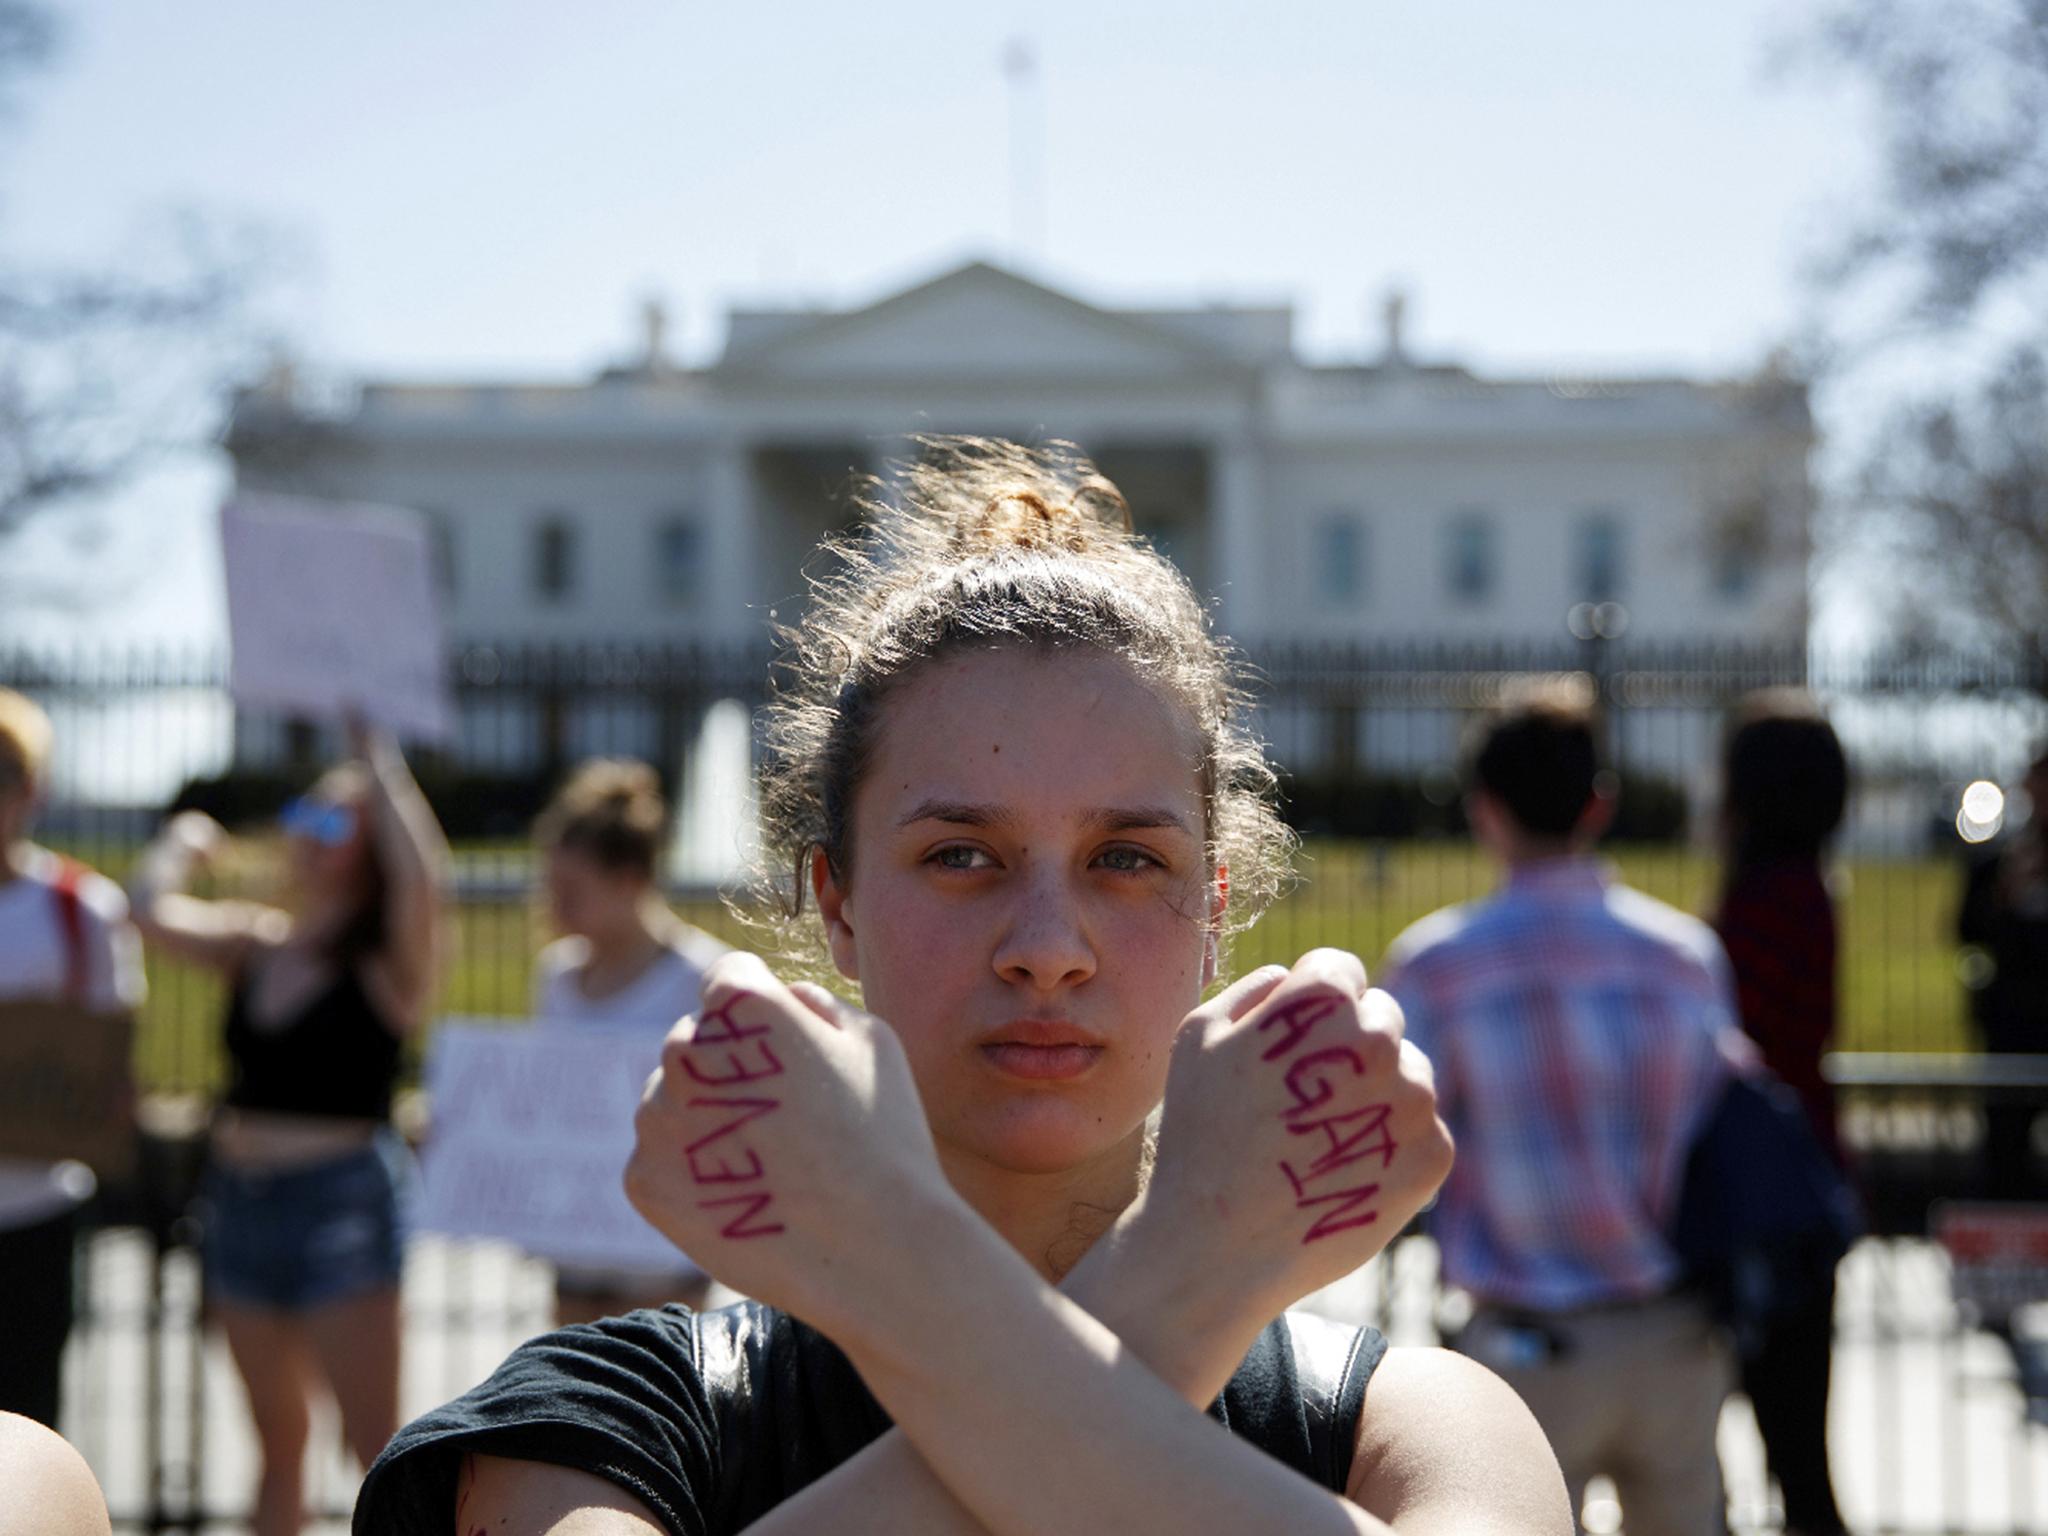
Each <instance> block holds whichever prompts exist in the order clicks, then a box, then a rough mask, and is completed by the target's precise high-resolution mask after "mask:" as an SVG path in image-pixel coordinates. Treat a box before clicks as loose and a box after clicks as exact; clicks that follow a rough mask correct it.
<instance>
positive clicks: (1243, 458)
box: [1209, 432, 1269, 643]
mask: <svg viewBox="0 0 2048 1536" xmlns="http://www.w3.org/2000/svg"><path fill="white" fill-rule="evenodd" d="M1260 469H1261V464H1260V458H1259V449H1258V444H1257V443H1256V442H1255V441H1254V440H1253V439H1252V437H1251V436H1250V435H1249V434H1248V433H1236V432H1233V433H1231V434H1229V435H1227V436H1224V437H1219V438H1215V439H1213V440H1212V441H1211V442H1210V444H1209V547H1210V548H1211V549H1213V550H1214V551H1215V552H1216V556H1215V568H1214V575H1213V581H1214V585H1215V588H1216V604H1217V611H1216V617H1217V622H1218V625H1219V626H1220V627H1221V629H1222V630H1223V633H1224V634H1226V635H1228V636H1230V638H1231V639H1233V640H1236V641H1238V642H1240V643H1248V642H1250V641H1251V640H1253V639H1255V638H1257V637H1258V636H1260V635H1261V634H1262V633H1263V632H1264V631H1265V629H1266V628H1267V624H1268V617H1269V616H1268V614H1267V612H1266V604H1267V602H1268V597H1267V593H1266V558H1265V557H1266V550H1265V544H1264V532H1263V525H1264V524H1265V523H1266V521H1267V519H1266V518H1265V517H1264V515H1263V508H1262V507H1261V506H1260V502H1259V497H1260V480H1261V478H1262V477H1261V474H1260Z"/></svg>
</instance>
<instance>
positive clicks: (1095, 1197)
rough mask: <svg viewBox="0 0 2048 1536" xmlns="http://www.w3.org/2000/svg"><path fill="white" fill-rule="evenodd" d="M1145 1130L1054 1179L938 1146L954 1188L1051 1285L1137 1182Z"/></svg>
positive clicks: (1111, 1219)
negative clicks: (1002, 1166) (1020, 1171)
mask: <svg viewBox="0 0 2048 1536" xmlns="http://www.w3.org/2000/svg"><path fill="white" fill-rule="evenodd" d="M1146 1136H1147V1131H1146V1129H1145V1128H1144V1127H1143V1126H1140V1127H1139V1128H1138V1130H1137V1131H1136V1132H1135V1133H1133V1135H1132V1136H1131V1137H1130V1138H1129V1139H1128V1140H1126V1141H1125V1142H1122V1143H1120V1144H1119V1145H1118V1146H1116V1147H1114V1148H1112V1149H1111V1150H1110V1151H1108V1152H1106V1153H1104V1154H1103V1155H1102V1156H1101V1157H1099V1158H1096V1159H1095V1160H1093V1161H1092V1162H1089V1163H1087V1164H1084V1165H1081V1166H1079V1167H1074V1168H1063V1169H1060V1170H1059V1171H1058V1172H1055V1173H1018V1172H1016V1171H1014V1170H1012V1169H1008V1168H1001V1167H997V1166H996V1165H995V1164H993V1163H990V1162H988V1161H986V1160H985V1159H983V1158H980V1157H975V1156H972V1155H970V1154H966V1153H956V1152H953V1151H950V1150H949V1149H948V1148H946V1147H943V1146H942V1147H940V1148H939V1162H940V1164H941V1166H943V1167H944V1168H945V1170H946V1177H947V1178H948V1179H949V1180H951V1182H952V1185H953V1187H954V1189H956V1190H958V1191H959V1193H960V1196H961V1198H962V1199H964V1200H966V1202H967V1203H968V1204H969V1205H971V1206H973V1207H974V1209H975V1210H976V1211H978V1212H979V1213H980V1214H981V1217H982V1219H983V1220H984V1221H986V1222H987V1223H988V1224H989V1225H990V1226H991V1227H994V1228H995V1230H996V1231H997V1232H998V1233H1000V1234H1001V1235H1002V1237H1003V1240H1004V1241H1005V1242H1007V1243H1009V1245H1010V1246H1011V1247H1012V1248H1015V1249H1016V1250H1017V1252H1018V1253H1020V1254H1021V1255H1023V1257H1024V1260H1025V1262H1026V1263H1028V1264H1030V1265H1031V1267H1032V1268H1033V1269H1035V1270H1037V1271H1038V1272H1039V1273H1040V1274H1041V1275H1043V1276H1045V1278H1046V1279H1048V1280H1050V1281H1052V1282H1053V1283H1055V1284H1057V1283H1058V1282H1059V1280H1060V1279H1061V1277H1062V1276H1064V1275H1065V1274H1066V1272H1067V1271H1068V1270H1070V1269H1072V1268H1073V1267H1074V1266H1075V1265H1076V1264H1077V1263H1079V1262H1080V1260H1081V1256H1082V1255H1083V1254H1085V1253H1086V1252H1087V1251H1088V1249H1089V1248H1090V1247H1091V1246H1093V1244H1094V1242H1095V1240H1096V1239H1097V1238H1098V1237H1100V1236H1102V1234H1103V1233H1104V1232H1107V1231H1108V1230H1109V1229H1110V1228H1111V1227H1112V1226H1114V1225H1115V1224H1116V1219H1117V1217H1118V1216H1120V1215H1122V1214H1123V1209H1124V1207H1125V1206H1127V1205H1129V1204H1130V1203H1131V1201H1132V1200H1134V1199H1136V1198H1137V1195H1138V1191H1139V1189H1140V1188H1141V1187H1142V1186H1143V1183H1144V1163H1145V1146H1146Z"/></svg>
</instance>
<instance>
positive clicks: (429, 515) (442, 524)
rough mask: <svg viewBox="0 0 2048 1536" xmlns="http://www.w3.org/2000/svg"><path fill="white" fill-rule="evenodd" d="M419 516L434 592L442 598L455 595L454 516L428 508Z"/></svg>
mask: <svg viewBox="0 0 2048 1536" xmlns="http://www.w3.org/2000/svg"><path fill="white" fill-rule="evenodd" d="M421 516H422V517H423V518H424V519H425V521H426V528H427V559H428V562H429V563H430V564H431V566H432V567H433V572H434V590H435V591H437V592H439V593H440V594H441V596H443V597H453V596H454V595H455V593H456V565H455V555H456V551H455V515H454V514H453V513H452V512H450V511H448V510H447V508H445V507H429V508H427V509H426V511H425V512H424V513H422V514H421Z"/></svg>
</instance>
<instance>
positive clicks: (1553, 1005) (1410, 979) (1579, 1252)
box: [1379, 858, 1749, 1312]
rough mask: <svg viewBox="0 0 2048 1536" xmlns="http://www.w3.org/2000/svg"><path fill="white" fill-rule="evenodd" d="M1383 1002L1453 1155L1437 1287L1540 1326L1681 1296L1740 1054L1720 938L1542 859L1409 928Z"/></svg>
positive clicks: (1599, 869) (1387, 974)
mask: <svg viewBox="0 0 2048 1536" xmlns="http://www.w3.org/2000/svg"><path fill="white" fill-rule="evenodd" d="M1379 984H1380V985H1381V986H1383V987H1385V988H1386V989H1387V990H1388V991H1390V992H1392V993H1393V994H1394V996H1395V997H1396V998H1397V999H1399V1001H1400V1004H1401V1008H1402V1011H1403V1012H1404V1013H1405V1014H1406V1015H1407V1020H1408V1038H1409V1039H1411V1040H1413V1041H1414V1042H1415V1043H1416V1044H1417V1045H1418V1046H1420V1047H1421V1048H1422V1050H1423V1051H1424V1052H1425V1053H1426V1054H1427V1055H1428V1056H1429V1059H1430V1061H1431V1063H1432V1065H1434V1066H1435V1068H1436V1085H1437V1097H1438V1104H1439V1113H1440V1114H1441V1115H1442V1116H1443V1119H1444V1123H1445V1124H1447V1125H1448V1126H1449V1127H1450V1129H1451V1134H1452V1135H1453V1136H1454V1137H1455V1138H1456V1139H1457V1144H1458V1155H1457V1161H1456V1162H1455V1164H1454V1165H1453V1166H1452V1169H1451V1175H1450V1178H1449V1179H1448V1180H1447V1181H1446V1182H1445V1184H1444V1188H1443V1192H1442V1194H1441V1195H1439V1196H1438V1199H1437V1205H1436V1212H1435V1216H1434V1220H1433V1224H1432V1230H1433V1231H1434V1233H1435V1234H1436V1239H1437V1243H1438V1245H1439V1247H1440V1248H1441V1250H1442V1255H1443V1271H1444V1277H1445V1278H1446V1279H1447V1280H1449V1281H1450V1282H1451V1283H1452V1284H1454V1285H1459V1286H1462V1287H1464V1288H1465V1289H1467V1290H1469V1291H1471V1292H1472V1293H1473V1294H1474V1295H1475V1296H1477V1297H1479V1298H1481V1299H1482V1300H1486V1301H1491V1302H1495V1303H1498V1304H1501V1305H1506V1306H1516V1307H1526V1308H1529V1309H1531V1310H1534V1311H1542V1312H1563V1311H1570V1310H1572V1309H1574V1308H1578V1307H1587V1306H1597V1305H1601V1304H1603V1303H1610V1302H1615V1301H1625V1300H1630V1299H1635V1298H1643V1297H1650V1296H1655V1295H1659V1294H1661V1293H1663V1292H1664V1291H1667V1290H1669V1289H1670V1288H1671V1287H1672V1286H1673V1285H1674V1284H1676V1283H1677V1281H1678V1278H1679V1267H1678V1260H1677V1257H1676V1256H1675V1255H1674V1254H1673V1252H1672V1250H1671V1245H1670V1243H1669V1242H1668V1241H1667V1240H1666V1237H1665V1231H1666V1228H1667V1227H1668V1226H1669V1224H1670V1219H1671V1215H1672V1209H1673V1206H1674V1204H1675V1203H1676V1200H1677V1195H1678V1185H1679V1180H1680V1178H1681V1176H1682V1175H1683V1173H1684V1169H1685V1156H1686V1152H1687V1150H1688V1148H1689V1146H1690V1144H1691V1142H1692V1139H1693V1136H1694V1134H1695V1132H1696V1131H1697V1130H1698V1128H1699V1126H1700V1124H1701V1122H1702V1118H1703V1116H1704V1115H1705V1114H1706V1112H1707V1111H1708V1110H1709V1109H1711V1108H1712V1107H1713V1104H1714V1100H1715V1097H1716V1095H1717V1093H1718V1091H1719V1090H1720V1088H1721V1086H1722V1085H1723V1083H1724V1082H1725V1081H1726V1080H1727V1077H1728V1075H1729V1074H1730V1072H1731V1071H1734V1070H1737V1068H1738V1065H1739V1064H1741V1063H1743V1062H1744V1061H1745V1060H1746V1059H1747V1057H1748V1055H1749V1048H1748V1045H1747V1042H1746V1041H1745V1040H1744V1039H1743V1037H1742V1035H1741V1033H1740V1031H1739V1029H1738V1027H1737V1024H1736V1014H1735V1010H1734V998H1733V990H1732V984H1731V982H1730V979H1729V972H1728V962H1727V958H1726V956H1725V955H1724V954H1723V953H1722V950H1721V945H1720V942H1719V941H1718V940H1717V939H1716V938H1715V937H1714V934H1713V931H1712V930H1711V929H1709V928H1708V927H1707V926H1706V925H1705V924H1704V923H1701V922H1699V921H1698V920H1696V919H1694V918H1691V917H1688V916H1686V915H1685V914H1684V913H1682V912H1679V911H1677V910H1676V909H1674V908H1672V907H1668V906H1666V905H1664V903H1662V902H1660V901H1656V900H1654V899H1652V898H1651V897H1648V896H1645V895H1643V894H1642V893H1641V892H1639V891H1633V890H1630V889H1629V888H1628V887H1627V886H1625V885H1622V884H1620V883H1619V882H1618V881H1615V880H1613V879H1611V878H1610V877H1609V875H1608V873H1607V871H1606V868H1605V866H1604V865H1603V864H1602V863H1600V862H1599V861H1597V860H1594V859H1590V858H1560V859H1551V860H1543V861H1541V862H1538V863H1534V864H1530V865H1526V866H1523V867H1521V868H1518V869H1516V870H1514V871H1513V872H1512V873H1511V874H1510V876H1509V878H1508V881H1507V883H1506V885H1505V886H1503V887H1502V888H1501V889H1500V890H1499V891H1497V892H1496V893H1495V894H1494V895H1493V896H1491V897H1489V898H1487V899H1486V900H1483V901H1477V902H1472V903H1470V904H1468V905H1465V906H1460V907H1450V908H1447V909H1445V910H1444V911H1441V912H1437V913H1433V914H1432V915H1431V916H1429V917H1426V918H1424V919H1423V920H1422V921H1421V922H1418V923H1416V924H1415V925H1414V926H1413V927H1412V928H1410V929H1409V930H1408V931H1407V932H1406V933H1404V934H1402V935H1401V937H1400V938H1398V939H1396V940H1395V941H1394V945H1393V948H1392V949H1391V950H1389V951H1388V955H1387V964H1386V967H1385V970H1384V972H1383V974H1382V975H1381V977H1380V983H1379Z"/></svg>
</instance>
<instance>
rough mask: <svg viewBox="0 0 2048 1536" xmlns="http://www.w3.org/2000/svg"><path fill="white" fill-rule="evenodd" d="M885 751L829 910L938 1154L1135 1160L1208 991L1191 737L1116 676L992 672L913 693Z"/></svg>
mask: <svg viewBox="0 0 2048 1536" xmlns="http://www.w3.org/2000/svg"><path fill="white" fill-rule="evenodd" d="M876 730H877V742H876V746H875V750H874V752H873V754H872V756H871V759H870V763H869V767H868V770H867V774H866V777H865V778H864V779H863V780H862V782H861V784H860V785H859V787H858V789H857V791H856V793H855V796H854V801H853V808H852V857H851V863H852V868H851V871H850V872H849V875H848V880H847V882H846V885H845V886H844V887H839V886H836V885H835V884H834V883H833V882H832V881H831V879H830V877H829V876H828V875H821V877H820V881H819V898H820V911H821V913H822V914H823V916H824V918H825V921H826V928H827V933H828V937H829V939H830V942H831V948H832V954H833V959H834V961H835V962H836V963H837V964H838V966H839V969H840V970H841V971H843V972H844V973H845V974H846V975H848V976H849V977H853V978H856V979H857V980H858V981H859V982H860V984H861V991H862V996H863V1001H864V1002H865V1004H866V1006H867V1008H868V1009H869V1010H870V1011H871V1012H873V1013H875V1014H878V1015H879V1016H881V1017H882V1018H883V1019H886V1020H887V1021H888V1022H889V1023H890V1024H891V1025H892V1026H893V1027H894V1028H895V1030H896V1032H897V1034H898V1036H899V1037H900V1038H901V1039H902V1041H903V1045H904V1049H905V1051H906V1052H907V1053H908V1055H909V1058H910V1065H911V1070H912V1072H913V1073H914V1074H915V1076H916V1078H917V1082H918V1087H919V1090H920V1092H921V1093H922V1095H923V1098H924V1102H925V1112H926V1114H927V1116H928V1117H929V1118H930V1120H931V1125H932V1132H933V1135H934V1136H935V1137H936V1139H937V1140H938V1142H939V1144H940V1146H941V1147H942V1148H950V1149H952V1150H953V1151H955V1152H960V1153H967V1154H969V1155H972V1156H976V1157H979V1158H981V1159H983V1160H985V1161H987V1162H989V1163H992V1164H994V1165H996V1166H998V1167H1002V1168H1006V1169H1010V1170H1012V1171H1016V1172H1034V1173H1047V1172H1054V1171H1058V1170H1064V1169H1070V1168H1075V1167H1077V1166H1079V1165H1081V1164H1084V1163H1086V1162H1087V1161H1088V1160H1089V1159H1091V1158H1094V1157H1100V1156H1103V1155H1105V1154H1108V1153H1110V1152H1112V1151H1113V1150H1114V1149H1116V1148H1119V1147H1122V1146H1125V1145H1127V1144H1129V1143H1131V1142H1132V1141H1133V1139H1134V1138H1135V1137H1136V1135H1137V1134H1138V1132H1139V1130H1140V1127H1141V1126H1142V1124H1143V1122H1144V1120H1145V1117H1146V1116H1147V1115H1148V1114H1149V1113H1150V1112H1151V1110H1152V1108H1153V1106H1154V1105H1155V1104H1157V1103H1158V1101H1159V1099H1160V1096H1161V1094H1162V1093H1163V1092H1164V1091H1165V1084H1166V1067H1167V1056H1168V1047H1169V1045H1170V1043H1171V1041H1172V1039H1173V1035H1174V1031H1175V1029H1176V1028H1177V1027H1178V1025H1179V1024H1180V1021H1181V1020H1182V1019H1183V1018H1184V1017H1185V1016H1186V1014H1187V1013H1188V1011H1189V1010H1190V1009H1191V1008H1193V1007H1194V1006H1195V1005H1196V1003H1197V1002H1199V1001H1200V998H1201V993H1202V989H1203V987H1204V986H1205V985H1207V983H1208V982H1209V981H1210V980H1211V979H1212V976H1213V971H1214V946H1213V943H1212V942H1211V931H1212V924H1213V922H1214V920H1215V918H1216V917H1217V916H1219V915H1220V906H1219V904H1218V902H1217V900H1216V898H1215V895H1214V892H1215V890H1216V884H1215V881H1214V879H1213V878H1212V875H1211V872H1210V871H1209V869H1208V867H1207V860H1206V852H1205V847H1204V827H1203V810H1202V799H1201V788H1200V780H1199V777H1198V774H1199V767H1200V752H1201V748H1200V738H1199V735H1198V733H1197V732H1196V730H1195V727H1194V725H1193V723H1192V722H1191V721H1190V720H1189V719H1188V718H1187V717H1186V713H1185V711H1184V710H1182V709H1181V708H1180V707H1179V706H1178V705H1177V704H1176V703H1174V702H1173V701H1171V700H1170V699H1168V698H1167V697H1165V696H1163V695H1162V694H1161V693H1159V692H1158V691H1157V690H1155V689H1154V688H1152V687H1151V686H1149V685H1148V684H1146V683H1144V682H1142V681H1141V680H1140V679H1139V678H1138V676H1137V675H1136V674H1135V673H1134V672H1133V671H1132V670H1131V668H1130V667H1129V666H1127V665H1126V664H1125V663H1123V662H1121V661H1119V660H1116V659H1114V658H1112V657H1107V656H1103V655H1101V654H1099V653H1093V652H1080V653H1063V654H1062V653H1056V654H1053V655H1050V656H1047V655H1042V654H1036V653H1030V652H1016V651H998V652H989V653H983V654H979V655H974V656H967V657H960V658H955V659H951V660H948V661H944V662H940V663H937V664H935V665H933V666H931V667H929V668H927V669H925V670H924V671H922V672H920V673H919V674H918V675H917V676H915V677H914V678H912V679H911V680H910V681H909V682H908V683H907V684H906V685H905V686H904V687H903V688H902V689H901V690H900V691H899V692H898V693H896V694H895V695H894V696H892V697H891V698H890V699H889V700H888V701H887V702H886V703H885V704H884V706H883V709H882V712H881V716H880V719H879V720H878V722H877V726H876Z"/></svg>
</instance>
